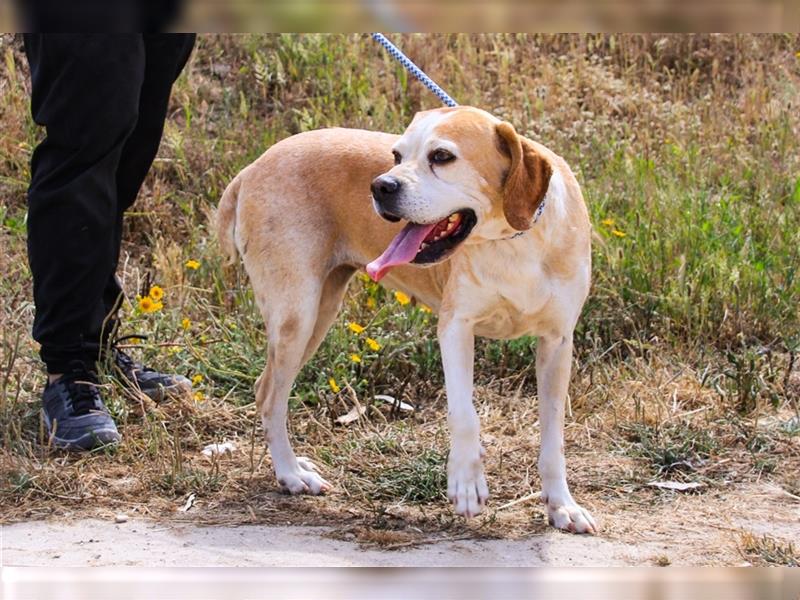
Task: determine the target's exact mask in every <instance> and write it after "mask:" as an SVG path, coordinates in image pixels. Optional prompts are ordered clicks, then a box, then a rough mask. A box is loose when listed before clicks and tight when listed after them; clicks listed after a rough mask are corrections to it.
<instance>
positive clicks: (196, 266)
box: [185, 259, 200, 271]
mask: <svg viewBox="0 0 800 600" xmlns="http://www.w3.org/2000/svg"><path fill="white" fill-rule="evenodd" d="M185 266H186V268H187V269H192V270H193V271H196V270H197V269H199V268H200V263H199V262H198V261H196V260H194V259H191V260H187V261H186V265H185Z"/></svg>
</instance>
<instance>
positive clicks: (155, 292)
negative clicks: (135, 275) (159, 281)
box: [150, 285, 164, 302]
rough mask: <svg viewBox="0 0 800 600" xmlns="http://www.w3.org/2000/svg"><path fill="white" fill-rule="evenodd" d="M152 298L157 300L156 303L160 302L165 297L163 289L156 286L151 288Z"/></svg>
mask: <svg viewBox="0 0 800 600" xmlns="http://www.w3.org/2000/svg"><path fill="white" fill-rule="evenodd" d="M150 297H151V298H152V299H153V300H155V301H156V302H159V301H160V300H161V299H162V298H163V297H164V290H163V288H160V287H158V286H157V285H154V286H153V287H151V288H150Z"/></svg>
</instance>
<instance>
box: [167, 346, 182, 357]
mask: <svg viewBox="0 0 800 600" xmlns="http://www.w3.org/2000/svg"><path fill="white" fill-rule="evenodd" d="M180 351H181V347H180V346H170V347H169V348H167V354H168V355H169V356H175V355H176V354H177V353H178V352H180Z"/></svg>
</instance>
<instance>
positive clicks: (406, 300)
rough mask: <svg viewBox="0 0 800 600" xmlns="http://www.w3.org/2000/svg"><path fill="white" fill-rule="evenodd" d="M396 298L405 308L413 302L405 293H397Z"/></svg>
mask: <svg viewBox="0 0 800 600" xmlns="http://www.w3.org/2000/svg"><path fill="white" fill-rule="evenodd" d="M394 297H395V299H396V300H397V301H398V302H399V303H400V304H401V305H402V306H405V305H406V304H408V303H409V302H411V298H409V297H408V295H407V294H404V293H403V292H395V293H394Z"/></svg>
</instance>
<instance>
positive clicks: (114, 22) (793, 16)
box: [0, 0, 798, 32]
mask: <svg viewBox="0 0 800 600" xmlns="http://www.w3.org/2000/svg"><path fill="white" fill-rule="evenodd" d="M179 5H180V1H179V0H165V1H163V2H157V1H156V0H148V1H147V2H141V1H140V0H121V1H119V2H114V3H105V2H101V1H99V0H92V1H90V2H83V3H81V6H80V7H78V6H76V5H75V3H65V2H57V1H55V0H34V1H33V2H31V1H30V0H19V1H18V2H17V3H10V2H9V0H2V2H0V26H2V27H0V28H2V29H3V30H7V31H8V30H20V29H21V28H24V29H31V28H37V29H41V28H44V29H48V30H53V29H54V26H53V23H55V22H56V21H57V22H59V23H62V24H64V29H63V30H65V31H66V30H78V29H80V30H87V29H96V30H100V29H106V28H108V27H112V28H119V29H125V28H128V29H131V28H132V29H140V28H142V27H144V25H142V19H141V18H140V14H141V12H142V11H148V10H152V9H154V8H155V9H157V10H160V11H163V12H165V13H167V12H171V11H176V14H180V18H179V19H178V20H177V21H171V23H172V27H173V28H174V29H176V30H183V31H186V30H192V31H206V32H212V31H215V32H222V31H238V32H259V31H260V32H281V31H284V32H285V31H305V32H312V31H313V32H321V31H329V32H345V31H359V30H362V31H363V30H374V29H381V30H387V31H397V32H411V31H418V32H422V31H429V32H432V31H438V32H477V31H516V32H522V31H537V32H556V31H575V32H589V31H617V32H623V31H624V32H641V31H660V32H689V31H693V32H723V31H724V32H779V31H797V28H798V3H797V2H796V0H729V1H726V0H602V1H591V0H567V1H562V2H546V1H543V0H494V1H492V2H485V1H482V0H466V1H464V0H441V1H439V2H425V1H423V0H337V1H330V0H269V1H264V0H261V1H258V0H230V1H226V2H223V1H221V0H187V1H185V2H184V3H183V5H182V6H180V7H179ZM15 8H16V10H15ZM178 8H180V9H181V10H180V11H178V10H177V9H178ZM56 15H58V17H57V18H56ZM43 22H47V23H48V25H47V27H42V26H37V25H36V24H37V23H39V24H41V23H43ZM66 24H69V25H66Z"/></svg>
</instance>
